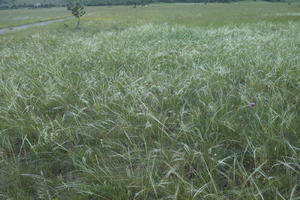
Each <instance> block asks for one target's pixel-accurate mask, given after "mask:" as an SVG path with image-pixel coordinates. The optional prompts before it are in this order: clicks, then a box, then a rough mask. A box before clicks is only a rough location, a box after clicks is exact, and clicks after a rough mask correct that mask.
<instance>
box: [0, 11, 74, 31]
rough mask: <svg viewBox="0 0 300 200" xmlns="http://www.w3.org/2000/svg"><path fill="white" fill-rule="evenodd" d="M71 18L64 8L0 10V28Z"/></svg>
mask: <svg viewBox="0 0 300 200" xmlns="http://www.w3.org/2000/svg"><path fill="white" fill-rule="evenodd" d="M70 16H72V14H71V12H70V11H67V9H66V8H50V9H45V8H41V9H27V8H26V9H11V10H0V28H3V27H11V26H18V25H23V24H30V23H34V22H40V21H47V20H52V19H58V18H63V17H70Z"/></svg>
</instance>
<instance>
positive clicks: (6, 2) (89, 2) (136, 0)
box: [0, 0, 286, 9]
mask: <svg viewBox="0 0 300 200" xmlns="http://www.w3.org/2000/svg"><path fill="white" fill-rule="evenodd" d="M236 1H241V0H85V1H83V0H61V2H60V3H59V4H58V3H56V4H54V3H51V0H48V1H47V0H41V3H17V1H16V0H0V9H10V8H11V9H15V8H51V7H55V6H66V7H68V8H70V6H72V5H73V4H74V3H76V2H82V3H83V4H84V5H86V6H113V5H133V6H135V7H136V6H146V5H149V4H151V3H160V2H161V3H213V2H220V3H229V2H236ZM254 1H255V0H254ZM265 1H269V2H278V1H286V0H265ZM42 2H43V3H42Z"/></svg>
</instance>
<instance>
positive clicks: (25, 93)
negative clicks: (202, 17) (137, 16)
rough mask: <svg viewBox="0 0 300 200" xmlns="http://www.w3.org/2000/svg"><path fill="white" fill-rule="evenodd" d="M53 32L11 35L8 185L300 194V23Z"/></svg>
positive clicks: (4, 122) (176, 194) (1, 103)
mask: <svg viewBox="0 0 300 200" xmlns="http://www.w3.org/2000/svg"><path fill="white" fill-rule="evenodd" d="M55 32H56V30H53V31H43V32H40V33H36V34H33V35H31V36H28V37H27V38H26V40H25V39H24V40H21V39H20V40H18V41H16V40H13V39H9V40H7V41H6V42H5V43H1V44H0V57H1V60H0V77H1V79H0V81H1V83H0V142H1V145H0V198H3V199H24V200H25V199H49V200H50V199H218V200H219V199H241V200H245V199H251V200H252V199H265V200H269V199H278V200H279V199H280V200H281V199H285V200H296V199H300V198H299V197H300V190H299V187H300V186H299V183H300V174H299V170H300V157H299V155H300V149H299V141H300V140H299V139H300V138H299V130H300V127H299V126H300V124H299V121H300V117H299V116H300V115H299V106H300V103H299V102H300V86H299V83H300V80H299V79H300V68H299V64H300V57H299V56H298V54H299V47H300V46H299V42H298V40H299V33H300V29H299V23H296V22H293V23H292V22H291V23H286V24H275V23H274V24H270V23H264V22H261V23H257V24H251V25H243V26H239V27H237V26H233V25H232V26H230V25H228V26H224V27H220V28H206V29H203V28H188V27H183V26H177V25H167V24H162V25H151V24H148V25H138V26H134V27H130V28H126V29H124V30H115V31H103V32H98V33H93V34H89V33H86V32H85V31H84V30H81V31H77V32H72V31H69V30H65V31H64V32H61V33H59V32H58V33H57V32H56V33H55ZM250 102H256V106H254V107H250V106H248V104H249V103H250Z"/></svg>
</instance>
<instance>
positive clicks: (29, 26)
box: [0, 17, 69, 35]
mask: <svg viewBox="0 0 300 200" xmlns="http://www.w3.org/2000/svg"><path fill="white" fill-rule="evenodd" d="M67 19H69V17H66V18H62V19H54V20H48V21H43V22H36V23H32V24H25V25H20V26H14V27H9V28H0V35H3V34H5V33H8V32H12V31H20V30H25V29H28V28H31V27H34V26H45V25H48V24H52V23H55V22H61V21H65V20H67Z"/></svg>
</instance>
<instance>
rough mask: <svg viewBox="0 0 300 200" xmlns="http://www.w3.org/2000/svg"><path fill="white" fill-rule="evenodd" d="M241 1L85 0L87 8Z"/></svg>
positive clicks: (233, 0) (234, 0)
mask: <svg viewBox="0 0 300 200" xmlns="http://www.w3.org/2000/svg"><path fill="white" fill-rule="evenodd" d="M236 1H241V0H87V1H85V4H86V5H88V6H106V5H148V4H151V3H160V2H161V3H209V2H221V3H225V2H236ZM265 1H274V2H276V1H284V0H265Z"/></svg>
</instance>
